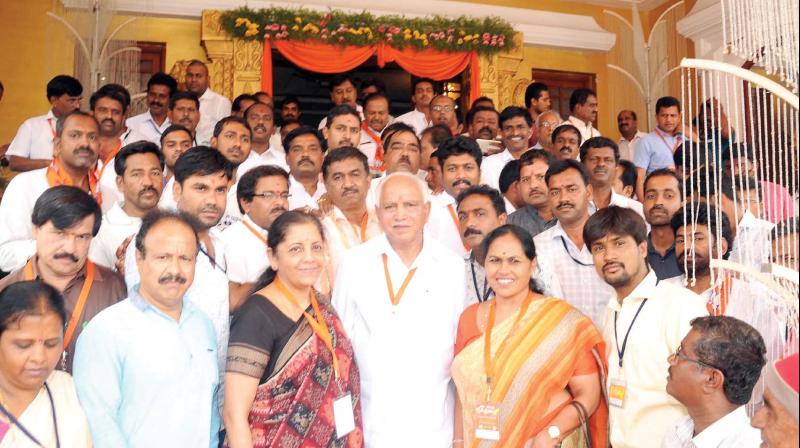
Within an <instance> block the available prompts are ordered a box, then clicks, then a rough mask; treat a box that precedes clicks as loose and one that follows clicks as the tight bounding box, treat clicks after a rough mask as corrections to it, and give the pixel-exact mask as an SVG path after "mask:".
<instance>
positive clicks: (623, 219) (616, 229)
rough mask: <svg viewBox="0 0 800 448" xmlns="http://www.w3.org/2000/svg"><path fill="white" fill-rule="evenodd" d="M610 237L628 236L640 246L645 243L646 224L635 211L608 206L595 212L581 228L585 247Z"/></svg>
mask: <svg viewBox="0 0 800 448" xmlns="http://www.w3.org/2000/svg"><path fill="white" fill-rule="evenodd" d="M609 234H611V235H618V236H630V237H632V238H633V240H634V241H636V244H641V243H643V242H645V241H647V224H645V222H644V219H642V217H641V216H640V215H639V214H638V213H636V212H635V211H633V210H631V209H629V208H626V207H619V206H616V205H610V206H608V207H606V208H601V209H600V210H598V211H596V212H595V213H594V214H593V215H592V216H590V217H589V220H588V221H586V225H584V226H583V242H584V244H586V247H591V245H592V244H593V243H594V242H596V241H597V240H599V239H601V238H604V237H606V236H608V235H609Z"/></svg>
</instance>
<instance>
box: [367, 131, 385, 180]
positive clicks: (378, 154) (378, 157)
mask: <svg viewBox="0 0 800 448" xmlns="http://www.w3.org/2000/svg"><path fill="white" fill-rule="evenodd" d="M361 129H363V130H364V132H366V133H367V135H368V136H369V138H370V139H372V141H374V142H375V164H376V165H378V166H379V167H380V171H384V170H385V169H386V167H385V166H384V164H383V143H382V142H381V136H380V135H378V133H376V132H375V131H374V130H372V128H370V127H369V126H368V125H367V122H366V121H363V122H362V123H361Z"/></svg>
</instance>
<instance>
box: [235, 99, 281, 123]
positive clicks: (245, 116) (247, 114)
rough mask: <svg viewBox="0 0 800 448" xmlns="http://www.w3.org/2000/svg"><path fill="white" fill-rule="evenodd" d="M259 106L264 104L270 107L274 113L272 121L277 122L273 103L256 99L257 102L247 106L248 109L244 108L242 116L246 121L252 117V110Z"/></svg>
mask: <svg viewBox="0 0 800 448" xmlns="http://www.w3.org/2000/svg"><path fill="white" fill-rule="evenodd" d="M258 106H264V107H266V108H267V109H269V111H270V112H271V113H272V121H273V123H274V122H275V108H274V107H272V105H271V104H267V103H262V102H261V101H256V102H255V103H253V104H251V105H249V106H248V107H247V109H245V110H244V113H242V118H244V119H245V121H246V120H247V119H248V118H249V117H250V111H252V110H255V108H256V107H258Z"/></svg>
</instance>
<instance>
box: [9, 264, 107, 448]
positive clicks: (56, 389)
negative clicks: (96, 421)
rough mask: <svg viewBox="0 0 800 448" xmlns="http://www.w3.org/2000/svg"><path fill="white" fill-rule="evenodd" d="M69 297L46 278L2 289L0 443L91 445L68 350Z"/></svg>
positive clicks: (17, 446) (55, 447)
mask: <svg viewBox="0 0 800 448" xmlns="http://www.w3.org/2000/svg"><path fill="white" fill-rule="evenodd" d="M66 316H67V311H66V309H65V308H64V299H63V297H62V296H61V294H60V293H59V292H58V291H57V290H56V289H55V288H53V287H52V286H50V285H48V284H46V283H43V282H41V281H38V280H37V281H25V282H19V283H13V284H11V285H9V286H8V287H7V288H6V289H5V290H3V292H1V293H0V448H12V447H13V448H33V447H37V448H60V447H65V448H66V447H70V448H72V447H75V448H86V447H91V446H92V437H91V434H90V432H89V425H88V423H87V422H86V416H85V415H84V413H83V409H82V408H81V405H80V402H79V401H78V395H77V394H76V393H75V386H74V385H73V383H72V377H71V376H70V375H69V374H68V373H66V372H63V371H60V370H55V367H56V364H57V363H58V362H59V361H60V360H61V354H62V352H63V350H64V347H63V345H64V325H65V323H66Z"/></svg>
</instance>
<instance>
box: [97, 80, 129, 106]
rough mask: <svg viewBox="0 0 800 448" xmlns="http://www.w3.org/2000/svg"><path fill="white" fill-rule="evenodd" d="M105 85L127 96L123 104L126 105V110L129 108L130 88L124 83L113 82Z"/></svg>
mask: <svg viewBox="0 0 800 448" xmlns="http://www.w3.org/2000/svg"><path fill="white" fill-rule="evenodd" d="M103 87H105V88H107V89H109V90H116V91H117V92H119V93H121V94H122V96H123V97H125V102H124V103H123V104H122V105H123V106H124V107H125V110H128V108H129V107H130V106H131V92H129V91H128V89H126V88H125V86H123V85H122V84H115V83H111V84H106V85H104V86H103ZM101 88H102V87H101Z"/></svg>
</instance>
